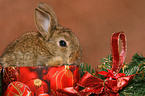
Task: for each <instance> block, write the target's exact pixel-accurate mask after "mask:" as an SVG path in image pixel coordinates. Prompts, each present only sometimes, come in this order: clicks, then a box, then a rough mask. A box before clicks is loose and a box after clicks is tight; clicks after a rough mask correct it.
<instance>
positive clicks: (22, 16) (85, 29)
mask: <svg viewBox="0 0 145 96" xmlns="http://www.w3.org/2000/svg"><path fill="white" fill-rule="evenodd" d="M38 2H46V3H47V4H48V5H50V6H51V7H52V8H53V9H54V10H55V12H56V14H57V17H58V19H59V23H60V25H62V26H65V27H69V28H71V29H72V31H73V32H74V33H75V34H76V35H77V37H78V38H79V39H80V42H81V45H82V48H83V58H82V60H83V61H84V62H86V63H88V64H91V65H92V66H94V67H96V65H98V64H100V62H99V61H100V60H101V57H106V56H107V55H108V54H111V49H110V37H111V35H112V33H113V32H118V31H124V32H125V33H126V35H127V44H128V47H127V49H128V51H127V58H126V62H127V63H128V62H130V60H131V57H132V55H133V54H135V53H136V52H138V53H141V54H143V55H145V51H144V49H145V43H144V41H145V0H0V55H1V54H2V52H3V50H4V48H5V47H6V46H7V45H8V44H9V43H10V42H11V41H13V40H14V39H16V38H17V37H19V36H20V35H22V34H24V33H25V32H29V31H36V28H35V24H34V19H33V17H34V8H35V7H36V5H37V3H38Z"/></svg>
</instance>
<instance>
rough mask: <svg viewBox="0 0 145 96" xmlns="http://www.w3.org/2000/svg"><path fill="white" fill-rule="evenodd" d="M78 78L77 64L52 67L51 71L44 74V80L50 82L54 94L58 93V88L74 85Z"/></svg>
mask: <svg viewBox="0 0 145 96" xmlns="http://www.w3.org/2000/svg"><path fill="white" fill-rule="evenodd" d="M74 66H75V67H74ZM78 79H79V70H78V67H77V65H70V66H69V65H65V66H61V67H52V68H51V69H50V70H49V72H48V73H47V74H46V75H44V76H43V80H46V81H49V82H50V88H51V91H52V93H53V94H57V93H56V91H57V90H58V89H62V88H65V87H72V86H74V84H75V83H76V82H77V81H78Z"/></svg>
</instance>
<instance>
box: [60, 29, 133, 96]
mask: <svg viewBox="0 0 145 96" xmlns="http://www.w3.org/2000/svg"><path fill="white" fill-rule="evenodd" d="M119 37H120V38H121V40H122V51H121V53H120V54H119V48H118V47H119ZM111 48H112V57H113V64H112V69H111V70H108V72H106V71H101V72H99V73H98V74H101V75H104V77H106V79H105V80H102V79H100V78H97V77H95V76H93V75H91V74H90V73H88V72H86V73H85V74H84V75H83V77H82V78H81V79H80V81H79V82H78V83H77V84H76V86H75V87H66V88H63V89H60V90H58V92H60V93H62V94H65V96H66V95H68V96H89V95H90V94H94V95H95V96H118V95H119V94H118V93H117V92H118V91H119V90H121V89H122V88H123V87H125V86H126V85H127V84H128V82H129V81H131V80H132V79H133V77H134V75H130V76H125V74H124V73H119V71H120V69H121V68H122V66H123V63H124V60H125V56H126V39H125V34H124V32H118V33H114V34H113V35H112V37H111Z"/></svg>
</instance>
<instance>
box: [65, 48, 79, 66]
mask: <svg viewBox="0 0 145 96" xmlns="http://www.w3.org/2000/svg"><path fill="white" fill-rule="evenodd" d="M80 59H81V51H80V50H77V51H74V52H72V53H71V54H70V56H69V58H68V64H72V63H78V62H79V61H80Z"/></svg>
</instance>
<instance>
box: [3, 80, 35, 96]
mask: <svg viewBox="0 0 145 96" xmlns="http://www.w3.org/2000/svg"><path fill="white" fill-rule="evenodd" d="M4 96H34V94H33V93H32V91H31V90H30V88H29V87H28V86H27V85H25V84H24V83H22V82H18V81H14V82H12V83H10V84H9V85H8V87H7V89H6V91H5V93H4Z"/></svg>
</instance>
